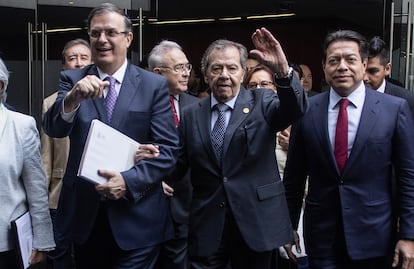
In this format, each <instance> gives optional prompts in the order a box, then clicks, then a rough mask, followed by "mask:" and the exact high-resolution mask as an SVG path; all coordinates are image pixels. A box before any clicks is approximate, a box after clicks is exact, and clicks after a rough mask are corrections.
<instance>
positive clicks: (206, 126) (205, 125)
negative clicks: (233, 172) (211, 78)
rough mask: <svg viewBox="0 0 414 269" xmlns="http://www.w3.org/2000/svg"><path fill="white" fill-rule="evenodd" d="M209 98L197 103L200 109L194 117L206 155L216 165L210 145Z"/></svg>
mask: <svg viewBox="0 0 414 269" xmlns="http://www.w3.org/2000/svg"><path fill="white" fill-rule="evenodd" d="M210 100H211V99H210V98H205V99H202V100H201V101H200V102H199V105H200V108H199V109H198V110H196V111H195V117H196V119H197V120H196V122H197V129H198V132H199V133H200V137H201V141H202V143H203V145H204V147H205V149H206V151H207V153H208V154H209V155H210V157H211V159H212V160H214V161H215V162H216V163H217V164H218V162H217V158H216V155H215V153H214V149H213V145H212V144H211V138H210V133H211V130H210V129H211V128H210V125H211V107H210V104H211V103H210Z"/></svg>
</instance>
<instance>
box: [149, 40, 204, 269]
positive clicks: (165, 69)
mask: <svg viewBox="0 0 414 269" xmlns="http://www.w3.org/2000/svg"><path fill="white" fill-rule="evenodd" d="M148 66H149V70H152V71H153V72H155V73H157V74H160V75H163V76H165V77H166V78H167V81H168V88H169V94H170V101H171V109H172V111H173V113H174V117H175V118H174V120H175V123H176V124H177V126H178V123H179V120H180V117H181V114H182V111H183V109H184V107H186V106H188V105H189V104H192V103H195V102H198V101H199V100H200V99H198V98H197V97H194V96H192V95H190V94H187V93H186V91H187V89H188V80H189V77H190V72H191V68H192V65H191V64H190V63H189V62H188V59H187V56H186V55H185V53H184V51H183V49H182V48H181V46H180V45H179V44H177V43H176V42H174V41H170V40H163V41H161V42H160V43H159V44H157V45H156V46H155V47H154V48H153V49H152V50H151V52H150V54H149V56H148ZM163 188H164V193H165V195H167V196H169V197H170V210H171V215H172V219H173V223H174V231H175V233H174V238H173V239H171V240H169V241H167V242H165V243H164V244H163V245H162V247H161V252H160V255H159V257H158V261H157V265H156V268H158V269H186V268H187V260H188V255H187V238H188V213H189V209H190V201H191V183H190V175H189V173H187V175H186V176H185V178H184V179H183V180H181V181H179V182H173V181H171V180H170V178H169V177H166V178H164V181H163Z"/></svg>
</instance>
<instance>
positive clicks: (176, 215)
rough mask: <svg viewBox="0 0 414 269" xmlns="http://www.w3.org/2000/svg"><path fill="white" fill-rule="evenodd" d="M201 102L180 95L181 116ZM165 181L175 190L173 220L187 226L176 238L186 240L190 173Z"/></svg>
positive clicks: (186, 95) (187, 95) (181, 229)
mask: <svg viewBox="0 0 414 269" xmlns="http://www.w3.org/2000/svg"><path fill="white" fill-rule="evenodd" d="M200 100H201V99H200V98H197V97H195V96H193V95H190V94H187V93H182V94H180V101H179V109H180V116H181V117H182V115H183V110H184V108H185V107H187V106H189V105H191V104H194V103H196V102H199V101H200ZM165 181H166V182H167V184H169V185H170V186H171V187H173V188H174V195H173V196H172V197H171V198H170V203H171V204H170V209H171V215H172V218H173V220H174V222H175V223H179V224H186V225H179V226H178V227H179V230H176V231H175V233H176V234H175V237H178V238H185V237H187V235H188V225H187V224H188V215H189V211H190V202H191V192H192V187H191V182H190V173H189V172H188V173H187V174H186V175H185V176H184V178H183V179H182V180H180V181H176V180H173V179H172V178H167V179H166V180H165Z"/></svg>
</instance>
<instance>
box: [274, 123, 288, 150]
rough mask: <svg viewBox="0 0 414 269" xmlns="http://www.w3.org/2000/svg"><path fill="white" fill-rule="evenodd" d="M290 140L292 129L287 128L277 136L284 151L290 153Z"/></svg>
mask: <svg viewBox="0 0 414 269" xmlns="http://www.w3.org/2000/svg"><path fill="white" fill-rule="evenodd" d="M289 138H290V128H286V129H285V130H283V131H281V132H279V133H278V135H277V141H278V142H279V145H280V146H281V147H282V150H283V151H288V148H289Z"/></svg>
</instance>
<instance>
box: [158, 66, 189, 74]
mask: <svg viewBox="0 0 414 269" xmlns="http://www.w3.org/2000/svg"><path fill="white" fill-rule="evenodd" d="M160 68H166V69H171V70H173V71H174V72H176V73H184V71H185V72H188V73H190V72H191V69H192V68H193V65H192V64H177V65H174V66H173V67H169V66H160Z"/></svg>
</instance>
